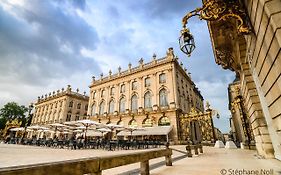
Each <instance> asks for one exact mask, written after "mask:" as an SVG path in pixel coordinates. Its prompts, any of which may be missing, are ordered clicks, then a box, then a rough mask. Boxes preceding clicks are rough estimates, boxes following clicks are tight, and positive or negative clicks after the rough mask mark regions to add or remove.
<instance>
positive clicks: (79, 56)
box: [0, 0, 234, 132]
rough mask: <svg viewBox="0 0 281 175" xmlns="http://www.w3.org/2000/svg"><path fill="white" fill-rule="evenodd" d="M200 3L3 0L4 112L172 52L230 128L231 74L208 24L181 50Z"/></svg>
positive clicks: (196, 25)
mask: <svg viewBox="0 0 281 175" xmlns="http://www.w3.org/2000/svg"><path fill="white" fill-rule="evenodd" d="M199 6H201V4H200V1H198V0H193V1H187V0H175V1H170V0H138V1H132V0H114V1H113V0H111V1H109V0H94V1H86V0H48V1H41V0H0V21H1V22H0V107H2V106H3V105H4V104H5V103H7V102H10V101H15V102H18V103H19V104H23V105H28V104H29V103H30V102H32V101H35V100H36V99H37V96H41V95H44V94H46V93H49V92H52V91H53V90H57V89H61V88H62V87H66V85H67V84H71V85H72V87H73V88H74V89H76V88H79V89H80V91H86V92H87V93H88V91H89V89H88V85H89V84H90V82H91V77H92V75H95V76H96V77H99V75H100V73H101V72H103V73H104V74H105V75H107V74H108V71H109V69H111V70H112V71H113V72H117V67H118V66H119V65H120V66H121V67H122V68H123V69H125V68H127V65H128V63H129V62H131V63H132V64H133V65H137V63H138V60H139V59H140V58H143V59H144V60H145V62H148V61H150V60H151V58H152V55H153V53H156V55H157V57H159V58H160V57H164V56H165V53H166V50H167V49H168V48H169V47H173V48H174V52H175V54H176V55H177V56H178V57H179V58H180V61H182V62H183V63H184V65H185V66H186V67H187V69H188V71H189V72H191V75H192V79H193V81H195V83H196V84H197V86H198V88H199V89H200V90H201V93H202V94H203V96H204V99H205V100H208V101H209V102H210V104H211V107H212V108H214V109H217V110H218V111H219V112H220V115H221V118H220V119H219V120H215V125H216V126H217V127H219V128H220V129H221V130H222V131H223V132H227V131H228V130H229V122H228V118H229V115H230V113H229V111H228V109H227V107H228V97H227V86H228V84H229V83H230V82H232V81H233V79H234V74H233V73H232V72H230V71H226V70H223V69H222V68H221V67H220V66H218V65H216V64H215V61H214V56H213V51H212V47H211V43H210V36H209V33H208V29H207V25H206V22H205V21H200V20H199V19H198V18H194V19H192V20H191V21H190V22H189V24H188V26H189V28H190V30H191V32H192V33H193V34H194V37H195V42H196V49H195V51H194V53H193V54H192V56H191V57H187V56H185V55H183V54H182V53H181V52H180V50H179V46H178V37H179V31H180V29H181V18H182V17H183V16H184V15H185V13H186V12H189V11H191V10H193V9H194V8H196V7H199Z"/></svg>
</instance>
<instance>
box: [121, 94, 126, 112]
mask: <svg viewBox="0 0 281 175" xmlns="http://www.w3.org/2000/svg"><path fill="white" fill-rule="evenodd" d="M125 101H126V100H125V98H124V97H122V98H121V99H120V101H119V112H121V113H122V112H125Z"/></svg>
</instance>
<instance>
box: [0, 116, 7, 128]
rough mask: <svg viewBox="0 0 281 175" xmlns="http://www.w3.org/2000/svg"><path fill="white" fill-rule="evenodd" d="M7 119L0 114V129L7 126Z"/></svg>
mask: <svg viewBox="0 0 281 175" xmlns="http://www.w3.org/2000/svg"><path fill="white" fill-rule="evenodd" d="M6 122H7V119H6V118H4V117H1V116H0V130H1V129H4V128H5V125H6Z"/></svg>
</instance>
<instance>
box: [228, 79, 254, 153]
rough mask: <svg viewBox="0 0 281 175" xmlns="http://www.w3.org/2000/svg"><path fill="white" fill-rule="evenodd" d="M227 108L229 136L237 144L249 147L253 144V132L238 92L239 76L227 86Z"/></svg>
mask: <svg viewBox="0 0 281 175" xmlns="http://www.w3.org/2000/svg"><path fill="white" fill-rule="evenodd" d="M228 98H229V110H230V111H231V119H230V120H231V122H230V125H231V126H230V127H231V136H232V139H233V141H234V142H235V143H236V144H237V146H240V145H241V144H242V145H241V147H242V146H244V148H249V147H251V146H254V145H255V143H254V138H253V132H252V128H251V125H250V121H249V117H248V116H247V113H246V111H245V106H244V103H243V102H242V101H243V100H242V96H241V94H240V81H239V77H236V79H235V80H234V81H233V83H231V84H229V86H228Z"/></svg>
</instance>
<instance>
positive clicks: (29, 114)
mask: <svg viewBox="0 0 281 175" xmlns="http://www.w3.org/2000/svg"><path fill="white" fill-rule="evenodd" d="M33 107H34V106H33V103H30V105H29V106H28V116H27V120H26V122H25V125H24V132H23V134H22V138H21V143H23V139H24V137H25V135H26V129H27V126H28V125H30V123H31V121H32V117H33V114H31V111H32V109H33Z"/></svg>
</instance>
